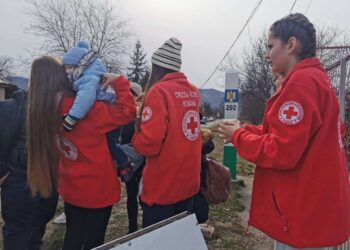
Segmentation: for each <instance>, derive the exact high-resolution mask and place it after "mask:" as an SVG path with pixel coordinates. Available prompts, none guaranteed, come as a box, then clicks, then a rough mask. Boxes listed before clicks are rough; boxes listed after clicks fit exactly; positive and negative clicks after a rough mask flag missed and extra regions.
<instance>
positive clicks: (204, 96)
mask: <svg viewBox="0 0 350 250" xmlns="http://www.w3.org/2000/svg"><path fill="white" fill-rule="evenodd" d="M199 92H200V95H201V105H203V102H206V103H210V106H211V107H212V108H217V107H219V106H220V104H223V103H224V92H221V91H219V90H216V89H200V90H199Z"/></svg>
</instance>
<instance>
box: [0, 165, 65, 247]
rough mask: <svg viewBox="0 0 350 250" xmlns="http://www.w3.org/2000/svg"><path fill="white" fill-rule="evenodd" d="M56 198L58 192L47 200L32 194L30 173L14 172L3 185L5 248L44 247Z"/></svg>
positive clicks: (2, 212) (2, 206)
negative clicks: (47, 227) (46, 231)
mask: <svg viewBox="0 0 350 250" xmlns="http://www.w3.org/2000/svg"><path fill="white" fill-rule="evenodd" d="M57 201H58V194H57V192H54V193H53V194H52V196H51V197H50V198H48V199H44V198H39V197H33V196H32V194H31V192H30V190H29V187H28V184H27V175H24V174H19V173H15V172H11V173H10V174H9V176H8V177H7V178H6V180H5V181H4V183H3V184H2V186H1V214H2V218H3V220H4V226H3V228H2V236H3V249H5V250H24V249H27V250H39V249H41V247H42V244H43V241H42V238H43V236H44V234H45V228H46V223H48V222H49V221H50V220H51V219H52V217H53V216H54V214H55V211H56V206H57Z"/></svg>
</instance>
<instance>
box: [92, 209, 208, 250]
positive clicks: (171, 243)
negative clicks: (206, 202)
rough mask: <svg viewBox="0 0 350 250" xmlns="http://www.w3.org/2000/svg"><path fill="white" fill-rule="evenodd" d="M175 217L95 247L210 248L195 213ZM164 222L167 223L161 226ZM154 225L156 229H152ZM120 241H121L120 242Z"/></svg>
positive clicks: (144, 249)
mask: <svg viewBox="0 0 350 250" xmlns="http://www.w3.org/2000/svg"><path fill="white" fill-rule="evenodd" d="M175 217H176V216H175ZM175 217H172V218H169V219H168V220H169V222H170V223H168V224H166V223H167V222H166V220H165V221H163V222H160V223H158V224H159V225H158V224H155V225H153V226H151V227H149V228H145V229H142V230H141V231H138V232H135V233H133V234H130V235H127V236H125V237H123V238H120V239H118V240H115V241H112V242H110V243H106V244H105V245H103V246H101V247H97V248H95V249H96V250H105V249H110V250H150V249H151V250H164V249H167V250H179V249H181V250H207V249H208V248H207V245H206V244H205V241H204V238H203V235H202V232H201V230H200V227H199V225H198V222H197V219H196V216H195V215H194V214H191V215H187V216H186V215H185V217H183V216H181V215H180V219H177V220H175V221H172V220H174V218H175ZM181 217H182V218H181ZM175 219H176V218H175ZM171 221H172V222H171ZM162 224H165V225H164V226H161V227H159V226H160V225H162ZM157 225H158V226H157ZM152 227H153V228H154V229H152ZM150 230H151V231H150ZM133 236H134V237H133ZM127 238H129V239H127ZM118 242H120V244H119V243H118Z"/></svg>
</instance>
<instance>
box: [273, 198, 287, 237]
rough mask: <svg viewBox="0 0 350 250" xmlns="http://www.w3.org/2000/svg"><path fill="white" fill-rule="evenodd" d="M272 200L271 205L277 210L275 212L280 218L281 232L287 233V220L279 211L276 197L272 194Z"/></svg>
mask: <svg viewBox="0 0 350 250" xmlns="http://www.w3.org/2000/svg"><path fill="white" fill-rule="evenodd" d="M272 198H273V203H274V204H275V208H276V210H277V212H278V213H279V215H280V217H281V218H282V221H283V231H285V232H288V221H287V218H286V217H285V216H284V215H283V213H282V212H281V209H280V208H279V206H278V204H277V201H276V196H275V193H274V192H272Z"/></svg>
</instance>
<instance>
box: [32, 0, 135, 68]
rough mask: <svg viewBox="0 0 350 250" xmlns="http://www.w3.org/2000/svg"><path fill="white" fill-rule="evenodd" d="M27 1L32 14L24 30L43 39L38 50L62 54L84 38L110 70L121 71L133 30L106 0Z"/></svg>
mask: <svg viewBox="0 0 350 250" xmlns="http://www.w3.org/2000/svg"><path fill="white" fill-rule="evenodd" d="M26 1H27V3H29V5H30V8H29V10H28V11H27V14H28V15H30V16H31V17H32V22H31V23H30V25H29V27H28V28H27V29H26V31H27V32H28V33H31V34H34V35H36V36H38V37H41V38H43V39H44V40H43V44H42V45H41V46H40V48H39V50H40V51H44V52H46V53H53V54H58V55H61V54H63V53H65V52H67V51H68V49H70V48H71V47H73V46H75V45H76V43H77V42H78V41H79V40H82V39H84V40H87V41H89V42H90V44H91V46H92V48H94V49H95V50H96V51H97V52H98V55H99V57H100V58H101V59H102V61H103V62H104V63H105V65H106V66H107V68H108V69H109V70H110V71H120V69H121V65H122V64H121V56H123V55H126V54H127V52H128V48H129V39H130V37H131V35H132V31H131V28H130V27H129V24H128V21H127V20H125V19H123V18H121V17H120V15H119V14H116V13H115V12H114V7H113V6H112V5H111V4H110V2H109V1H108V0H106V1H104V2H100V1H94V0H84V1H81V0H26Z"/></svg>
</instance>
